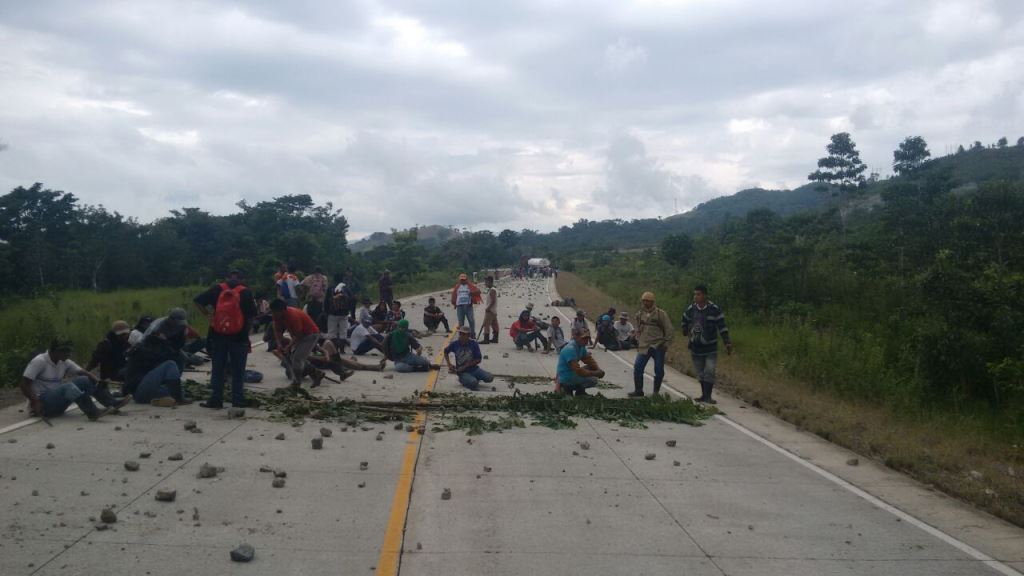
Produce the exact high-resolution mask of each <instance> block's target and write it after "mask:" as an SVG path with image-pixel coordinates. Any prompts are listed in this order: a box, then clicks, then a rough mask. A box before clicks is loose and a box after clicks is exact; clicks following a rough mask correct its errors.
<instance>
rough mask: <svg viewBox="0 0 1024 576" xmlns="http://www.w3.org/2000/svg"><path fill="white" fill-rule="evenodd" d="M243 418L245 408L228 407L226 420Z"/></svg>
mask: <svg viewBox="0 0 1024 576" xmlns="http://www.w3.org/2000/svg"><path fill="white" fill-rule="evenodd" d="M238 418H245V408H228V420H236V419H238Z"/></svg>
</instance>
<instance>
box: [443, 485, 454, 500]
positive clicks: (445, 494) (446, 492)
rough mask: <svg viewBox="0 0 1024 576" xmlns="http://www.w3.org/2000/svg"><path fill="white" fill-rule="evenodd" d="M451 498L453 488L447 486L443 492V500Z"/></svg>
mask: <svg viewBox="0 0 1024 576" xmlns="http://www.w3.org/2000/svg"><path fill="white" fill-rule="evenodd" d="M451 499H452V491H451V489H450V488H445V489H444V492H441V500H451Z"/></svg>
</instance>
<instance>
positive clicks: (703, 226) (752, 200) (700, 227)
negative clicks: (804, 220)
mask: <svg viewBox="0 0 1024 576" xmlns="http://www.w3.org/2000/svg"><path fill="white" fill-rule="evenodd" d="M819 188H820V185H819V184H816V183H810V184H805V185H803V186H800V187H799V188H796V189H794V190H765V189H764V188H748V189H746V190H740V191H739V192H737V193H735V194H733V195H731V196H720V197H718V198H715V199H712V200H708V201H707V202H704V203H702V204H698V205H697V206H696V207H694V208H693V209H692V210H690V211H688V212H684V213H682V214H676V215H673V216H669V217H667V218H665V219H664V222H666V223H668V224H669V226H670V227H672V228H674V229H675V231H676V232H686V233H687V234H693V233H698V232H704V231H705V230H708V229H711V228H714V227H715V226H718V225H719V224H721V223H723V222H725V221H726V220H728V219H729V218H742V217H744V216H746V214H747V213H748V212H751V211H753V210H759V209H762V208H767V209H768V210H771V211H772V212H775V213H776V214H779V215H781V216H789V215H790V214H797V213H800V212H811V211H814V210H819V209H821V208H822V207H824V206H827V205H828V204H829V202H830V201H831V195H830V194H828V193H827V192H826V191H822V190H820V189H819Z"/></svg>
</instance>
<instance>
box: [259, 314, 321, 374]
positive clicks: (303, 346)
mask: <svg viewBox="0 0 1024 576" xmlns="http://www.w3.org/2000/svg"><path fill="white" fill-rule="evenodd" d="M270 313H271V314H273V316H274V340H275V341H276V342H277V349H278V350H280V351H281V354H283V355H284V356H285V357H290V358H291V369H292V387H293V388H299V387H300V386H302V379H303V378H304V377H305V376H306V375H307V374H309V376H310V378H311V379H312V381H313V383H312V385H311V387H313V388H316V387H317V386H319V385H320V381H321V380H323V378H324V373H323V371H322V370H317V369H316V368H313V367H312V366H311V365H310V364H309V362H307V359H308V358H309V355H310V354H312V353H313V349H314V348H316V345H317V343H318V342H319V341H320V327H319V326H317V325H316V322H314V321H313V319H312V318H310V317H309V314H306V313H305V312H303V311H302V310H299V309H298V308H292V307H290V306H288V304H287V303H286V302H285V301H284V300H281V299H280V298H279V299H277V300H274V301H273V302H271V303H270ZM285 331H288V334H289V335H290V336H291V339H290V341H289V342H288V343H287V344H285V343H284V333H285Z"/></svg>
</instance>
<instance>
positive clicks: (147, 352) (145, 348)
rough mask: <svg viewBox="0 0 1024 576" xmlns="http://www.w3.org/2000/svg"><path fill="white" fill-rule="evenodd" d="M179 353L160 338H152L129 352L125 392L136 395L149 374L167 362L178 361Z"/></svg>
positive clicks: (125, 372)
mask: <svg viewBox="0 0 1024 576" xmlns="http://www.w3.org/2000/svg"><path fill="white" fill-rule="evenodd" d="M179 356H180V355H179V353H178V351H177V350H175V349H174V348H173V347H172V346H171V345H170V344H168V343H167V342H166V341H164V340H162V339H160V338H154V337H152V336H150V337H149V338H146V339H145V340H143V341H142V342H140V343H139V345H138V346H136V347H134V348H132V349H131V350H129V351H128V363H127V364H126V365H125V369H124V388H123V389H124V392H125V394H134V393H135V388H137V387H138V385H139V382H141V381H142V378H143V377H145V375H146V374H147V373H149V371H150V370H152V369H153V368H156V367H157V366H159V365H161V364H163V363H164V362H166V361H167V360H174V361H177V360H178V358H179Z"/></svg>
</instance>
